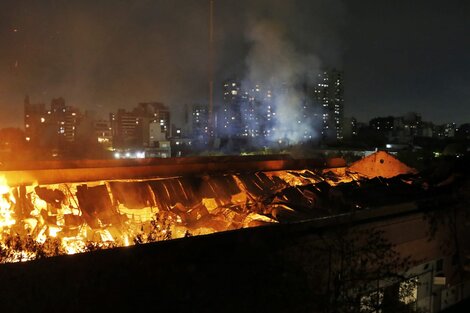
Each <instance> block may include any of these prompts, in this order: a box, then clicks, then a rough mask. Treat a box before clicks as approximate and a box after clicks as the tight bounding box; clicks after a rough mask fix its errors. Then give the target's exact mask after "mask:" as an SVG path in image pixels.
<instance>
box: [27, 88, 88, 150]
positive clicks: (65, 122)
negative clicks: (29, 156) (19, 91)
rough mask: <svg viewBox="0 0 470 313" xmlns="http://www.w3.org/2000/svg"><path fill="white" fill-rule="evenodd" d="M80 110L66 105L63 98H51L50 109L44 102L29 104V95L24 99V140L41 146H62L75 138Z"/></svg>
mask: <svg viewBox="0 0 470 313" xmlns="http://www.w3.org/2000/svg"><path fill="white" fill-rule="evenodd" d="M80 119H81V114H80V111H79V110H78V109H77V108H75V107H72V106H66V105H65V100H64V98H56V99H52V101H51V107H50V109H46V107H45V105H44V104H31V103H30V100H29V97H26V98H25V101H24V123H25V124H24V126H25V136H26V141H29V142H33V143H35V144H39V145H42V146H48V147H54V148H62V147H63V146H64V145H65V144H67V143H73V142H75V140H76V134H77V126H78V125H79V123H80Z"/></svg>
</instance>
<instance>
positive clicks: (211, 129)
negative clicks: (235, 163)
mask: <svg viewBox="0 0 470 313" xmlns="http://www.w3.org/2000/svg"><path fill="white" fill-rule="evenodd" d="M208 57H209V60H208V61H209V69H208V70H209V73H208V76H209V121H208V131H209V137H213V136H214V0H209V55H208ZM210 141H211V140H210Z"/></svg>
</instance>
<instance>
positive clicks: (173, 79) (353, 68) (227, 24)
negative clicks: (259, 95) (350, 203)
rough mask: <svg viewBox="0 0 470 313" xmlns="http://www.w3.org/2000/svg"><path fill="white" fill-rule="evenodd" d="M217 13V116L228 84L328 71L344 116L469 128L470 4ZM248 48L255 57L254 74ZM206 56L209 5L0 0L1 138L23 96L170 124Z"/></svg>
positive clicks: (266, 2)
mask: <svg viewBox="0 0 470 313" xmlns="http://www.w3.org/2000/svg"><path fill="white" fill-rule="evenodd" d="M215 5H216V11H215V22H216V29H215V55H216V58H215V68H216V75H215V77H216V82H215V83H216V88H217V93H216V104H217V103H220V99H221V91H220V89H221V86H222V81H223V80H224V79H227V78H235V77H236V78H239V79H245V78H246V77H247V76H249V75H252V74H253V73H259V72H260V71H264V72H263V75H261V76H260V77H266V75H268V76H269V77H272V76H273V75H276V74H274V72H273V69H277V68H279V69H282V71H286V70H290V69H291V67H295V66H296V67H297V68H296V69H297V71H298V67H299V64H305V68H304V69H303V71H311V72H312V73H315V72H317V71H319V69H320V68H321V67H324V66H336V67H338V68H342V69H343V70H344V71H345V108H346V116H355V117H357V118H358V119H359V120H361V121H367V120H368V119H370V118H372V117H375V116H386V115H400V114H403V113H406V112H408V111H417V112H420V113H421V114H422V115H423V118H424V119H425V120H431V121H434V122H438V123H441V122H450V121H454V122H457V123H464V122H470V100H469V99H470V89H469V86H470V57H469V56H470V40H469V35H468V34H469V33H470V5H469V1H409V0H408V1H406V0H404V1H331V0H321V1H315V0H297V1H293V0H289V1H287V0H216V1H215ZM260 25H261V26H260ZM255 29H257V30H259V29H262V30H263V31H262V32H259V31H258V32H254V31H253V30H255ZM260 34H262V38H260ZM271 43H276V44H277V45H276V46H275V48H273V49H270V47H271ZM279 45H281V46H282V47H281V48H280V49H279ZM254 47H263V48H264V49H261V50H257V52H258V54H259V51H263V54H266V58H265V59H264V58H263V60H264V62H263V63H264V64H261V65H262V66H258V64H253V60H259V59H260V58H259V57H260V56H259V55H258V56H257V57H254V55H255V56H256V53H254ZM273 47H274V46H273ZM279 51H282V55H279V54H281V53H280V52H279ZM207 53H208V1H207V0H151V1H150V0H147V1H130V0H129V1H123V0H101V1H96V0H94V1H87V0H80V1H78V0H77V1H52V0H41V1H15V0H11V1H10V0H0V108H1V109H2V114H1V115H0V128H1V127H6V126H21V125H22V112H23V98H24V96H25V95H26V94H29V95H30V97H31V100H32V102H45V103H49V102H50V100H51V98H53V97H58V96H63V97H64V98H65V99H66V101H67V103H68V104H70V105H76V106H78V107H80V108H82V109H83V110H85V109H92V110H94V111H96V112H97V113H98V114H103V115H104V114H106V113H107V112H109V111H111V110H115V109H116V108H119V107H126V108H132V107H133V106H135V104H137V103H138V102H142V101H161V102H164V103H166V104H167V105H168V106H170V108H171V109H172V111H173V114H174V116H175V117H176V116H177V115H178V112H181V110H180V108H182V107H183V104H185V103H196V102H200V103H201V102H203V103H207V87H206V86H207V83H206V81H207V63H208V61H207V60H208V58H207ZM271 53H272V54H273V55H270V54H271ZM268 54H269V55H268ZM270 60H272V66H271V63H270ZM280 60H281V61H280ZM299 60H302V62H299ZM304 60H305V61H304ZM278 62H282V64H279V63H278ZM294 65H295V66H294ZM253 67H255V69H253ZM266 67H269V68H270V69H269V71H266ZM310 69H311V70H310ZM294 73H295V71H294ZM280 76H281V77H290V76H283V75H280ZM177 120H178V119H177Z"/></svg>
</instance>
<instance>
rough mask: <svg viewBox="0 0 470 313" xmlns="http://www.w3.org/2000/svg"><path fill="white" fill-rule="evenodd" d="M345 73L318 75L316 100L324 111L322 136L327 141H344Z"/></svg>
mask: <svg viewBox="0 0 470 313" xmlns="http://www.w3.org/2000/svg"><path fill="white" fill-rule="evenodd" d="M343 81H344V79H343V72H342V71H338V70H336V69H332V70H327V71H323V72H321V73H320V74H318V80H317V82H316V84H315V87H314V90H313V92H314V99H315V100H316V103H317V105H319V106H320V108H321V111H322V124H323V127H322V136H323V138H324V139H326V140H333V141H335V140H342V139H343V130H342V125H343V115H344V96H343V95H344V87H343Z"/></svg>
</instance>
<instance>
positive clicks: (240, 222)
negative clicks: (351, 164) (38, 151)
mask: <svg viewBox="0 0 470 313" xmlns="http://www.w3.org/2000/svg"><path fill="white" fill-rule="evenodd" d="M356 178H357V177H353V176H348V175H343V176H341V177H339V176H335V175H333V174H332V175H326V176H324V175H319V174H318V173H314V172H311V171H307V170H304V171H277V172H266V173H262V172H259V173H251V174H233V175H217V176H210V177H209V176H205V177H196V178H194V177H191V178H184V177H176V178H175V177H173V178H168V179H153V180H152V179H151V180H144V181H142V180H126V181H106V182H104V181H97V182H88V183H73V184H53V185H42V186H19V187H10V186H8V183H7V181H6V180H5V178H4V177H0V262H3V263H5V262H18V261H27V260H32V259H37V258H42V257H48V256H54V255H60V254H74V253H81V252H87V251H94V250H97V249H105V248H112V247H119V246H122V247H124V246H129V245H132V244H142V243H148V242H154V241H161V240H168V239H174V238H182V237H187V236H194V235H202V234H211V233H214V232H220V231H227V230H233V229H239V228H245V227H256V226H261V225H267V224H271V223H276V222H278V220H279V219H278V217H279V216H282V215H283V214H284V215H285V214H292V213H293V212H294V210H292V209H291V208H290V207H289V206H288V205H287V204H286V201H287V200H286V199H287V198H288V195H287V196H286V195H284V196H275V197H274V196H273V195H276V194H277V193H279V192H280V191H282V190H285V189H288V188H297V187H298V186H307V185H313V184H316V183H319V182H322V181H324V182H327V183H329V184H330V185H335V184H338V183H339V182H341V181H352V180H355V179H356ZM298 192H300V193H301V196H302V198H303V199H304V200H305V201H307V202H308V201H310V200H308V199H313V198H312V197H314V195H313V194H311V192H310V191H308V190H306V191H301V190H298ZM309 192H310V193H309ZM286 197H287V198H286ZM312 201H313V200H312ZM308 203H313V202H311V201H310V202H308Z"/></svg>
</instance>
